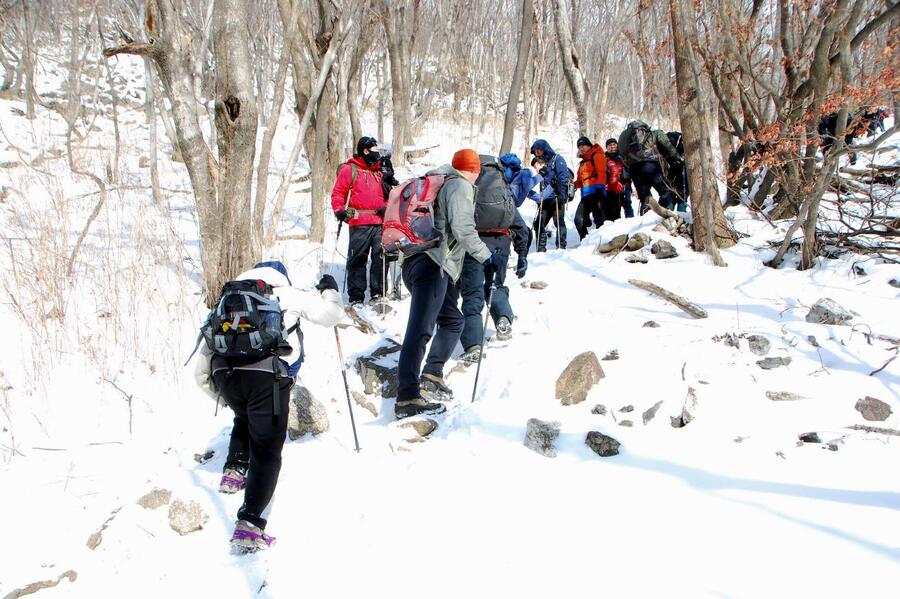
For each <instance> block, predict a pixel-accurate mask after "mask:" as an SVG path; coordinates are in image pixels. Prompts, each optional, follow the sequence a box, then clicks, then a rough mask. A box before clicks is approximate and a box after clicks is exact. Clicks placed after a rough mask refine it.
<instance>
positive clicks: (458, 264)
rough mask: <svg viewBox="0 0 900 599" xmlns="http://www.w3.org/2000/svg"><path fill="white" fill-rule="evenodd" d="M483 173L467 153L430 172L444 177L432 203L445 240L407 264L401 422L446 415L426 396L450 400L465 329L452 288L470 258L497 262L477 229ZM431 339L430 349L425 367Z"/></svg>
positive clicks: (407, 259) (400, 372)
mask: <svg viewBox="0 0 900 599" xmlns="http://www.w3.org/2000/svg"><path fill="white" fill-rule="evenodd" d="M480 171H481V160H480V158H479V156H478V154H477V153H476V152H475V150H470V149H465V150H460V151H459V152H457V153H456V154H454V155H453V161H452V162H451V164H449V165H445V166H442V167H440V168H438V169H435V170H433V171H431V172H430V173H428V174H429V175H435V174H437V175H444V176H445V177H446V179H445V180H444V183H443V185H442V186H441V189H440V191H439V192H438V194H437V197H436V198H435V200H434V227H435V229H437V230H438V231H439V232H440V233H441V235H442V240H441V242H440V244H439V245H438V246H437V247H434V248H431V249H428V250H426V251H424V252H420V253H418V254H413V255H412V256H407V257H405V258H404V260H403V283H404V284H405V285H406V287H407V289H409V290H410V293H411V295H412V300H411V302H410V307H409V320H408V322H407V325H406V334H405V335H404V336H403V347H402V349H401V350H400V364H399V369H398V380H399V387H398V390H397V403H396V404H395V406H394V414H395V415H396V417H397V418H406V417H408V416H416V415H420V414H440V413H442V412H444V411H445V410H446V408H445V407H444V406H443V405H442V404H440V403H436V402H435V401H427V400H426V399H425V398H424V397H423V396H422V395H423V392H424V394H425V395H426V396H428V397H429V398H432V399H441V400H448V399H451V398H452V391H450V389H449V388H448V387H447V385H446V384H445V383H444V378H443V374H444V364H445V363H446V362H447V360H449V359H450V356H451V354H452V353H453V349H454V348H455V347H456V343H457V342H458V341H459V337H460V334H461V333H462V330H463V315H462V312H460V310H459V306H458V304H459V289H458V288H457V287H456V285H455V284H454V283H455V282H456V281H457V280H458V279H459V276H460V273H461V272H462V265H463V260H464V259H465V256H466V253H468V254H469V255H471V256H472V257H473V258H475V259H476V260H478V261H479V262H481V263H483V264H494V261H495V260H496V259H495V258H494V254H492V253H491V251H490V250H489V249H488V247H487V246H486V245H485V244H484V242H483V241H481V239H480V238H479V237H478V232H477V231H476V230H475V188H474V187H473V185H472V184H473V183H474V182H475V179H477V178H478V174H479V172H480ZM494 267H495V268H496V267H497V265H496V264H494ZM435 326H436V327H437V331H435ZM432 335H434V339H433V340H432ZM429 340H431V341H432V343H431V349H430V350H429V352H428V358H427V360H426V362H425V367H424V368H422V359H423V358H424V356H425V347H426V346H427V345H428V342H429ZM420 371H421V381H420V378H419V375H420ZM420 383H421V386H420Z"/></svg>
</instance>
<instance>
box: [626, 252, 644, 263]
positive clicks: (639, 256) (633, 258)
mask: <svg viewBox="0 0 900 599" xmlns="http://www.w3.org/2000/svg"><path fill="white" fill-rule="evenodd" d="M625 262H628V263H630V264H647V263H648V262H650V257H649V256H647V250H641V251H639V252H635V253H633V254H628V255H627V256H625Z"/></svg>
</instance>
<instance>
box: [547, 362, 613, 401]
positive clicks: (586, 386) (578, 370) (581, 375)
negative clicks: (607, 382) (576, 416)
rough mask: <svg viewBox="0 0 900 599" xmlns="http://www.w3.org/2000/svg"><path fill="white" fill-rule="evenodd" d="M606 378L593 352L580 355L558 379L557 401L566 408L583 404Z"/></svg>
mask: <svg viewBox="0 0 900 599" xmlns="http://www.w3.org/2000/svg"><path fill="white" fill-rule="evenodd" d="M604 376H606V375H604V374H603V369H602V368H601V367H600V361H599V360H598V359H597V354H595V353H594V352H592V351H586V352H584V353H581V354H578V355H577V356H575V358H574V359H573V360H572V361H571V362H570V363H569V365H568V366H566V368H565V370H563V371H562V373H561V374H560V375H559V378H558V379H556V399H558V400H559V401H560V402H561V403H562V405H564V406H573V405H575V404H578V403H581V402H583V401H584V400H585V399H587V394H588V391H590V389H591V387H593V386H594V385H596V384H597V383H598V382H599V381H600V379H602V378H603V377H604Z"/></svg>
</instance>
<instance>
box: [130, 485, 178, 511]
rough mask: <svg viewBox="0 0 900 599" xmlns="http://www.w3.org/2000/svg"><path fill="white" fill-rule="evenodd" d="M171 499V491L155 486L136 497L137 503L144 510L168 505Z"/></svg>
mask: <svg viewBox="0 0 900 599" xmlns="http://www.w3.org/2000/svg"><path fill="white" fill-rule="evenodd" d="M171 500H172V491H169V490H168V489H159V488H157V489H153V490H152V491H150V492H149V493H147V494H146V495H144V496H143V497H141V498H140V499H138V505H139V506H141V507H142V508H144V509H145V510H155V509H158V508H161V507H162V506H164V505H168V504H169V501H171Z"/></svg>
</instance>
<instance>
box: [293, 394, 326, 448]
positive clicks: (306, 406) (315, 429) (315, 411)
mask: <svg viewBox="0 0 900 599" xmlns="http://www.w3.org/2000/svg"><path fill="white" fill-rule="evenodd" d="M288 408H289V409H288V437H290V438H291V440H292V441H293V440H294V439H299V438H300V437H302V436H304V435H306V434H310V433H311V434H313V435H321V434H322V433H324V432H325V431H327V430H328V427H329V424H328V412H326V411H325V406H323V405H322V404H321V403H320V402H319V401H318V400H317V399H316V398H315V397H313V396H312V393H310V392H309V389H307V388H306V387H304V386H303V385H295V386H294V388H293V389H292V390H291V401H290V405H289V406H288Z"/></svg>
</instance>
